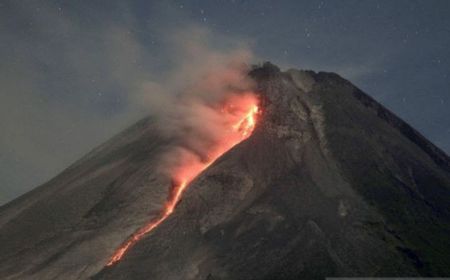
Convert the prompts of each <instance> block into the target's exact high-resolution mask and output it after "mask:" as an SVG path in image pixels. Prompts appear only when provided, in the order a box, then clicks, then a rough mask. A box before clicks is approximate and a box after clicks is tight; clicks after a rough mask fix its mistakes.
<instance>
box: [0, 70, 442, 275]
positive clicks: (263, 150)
mask: <svg viewBox="0 0 450 280" xmlns="http://www.w3.org/2000/svg"><path fill="white" fill-rule="evenodd" d="M250 75H251V76H252V77H253V79H254V80H255V81H256V82H257V85H258V93H259V94H260V95H261V99H262V104H261V107H262V110H263V113H262V116H261V118H260V120H259V121H258V123H257V127H256V129H255V131H254V132H253V135H252V136H251V137H250V138H248V139H247V140H246V141H244V142H242V143H241V144H239V145H237V146H235V147H234V148H233V149H232V150H230V151H229V152H228V153H226V154H225V155H223V156H222V157H221V158H220V159H219V160H218V161H217V162H216V163H214V164H213V165H211V166H210V167H209V168H208V169H207V170H205V171H204V172H203V173H202V174H201V175H200V176H199V177H198V178H197V179H196V180H195V181H193V182H192V183H191V185H190V187H189V189H188V190H187V191H186V193H185V194H184V196H183V199H182V201H181V202H180V203H179V204H178V207H177V208H176V210H175V212H174V213H173V214H172V215H171V216H170V217H169V218H168V219H167V220H166V221H164V223H163V224H161V225H160V226H159V227H157V228H156V229H155V230H154V231H152V232H151V233H150V234H148V235H147V236H146V237H145V238H144V239H142V240H141V241H140V242H139V243H137V244H136V246H135V247H133V248H131V249H130V250H129V252H127V254H126V255H125V256H124V258H123V259H122V260H121V261H120V262H118V263H117V264H115V265H114V266H111V267H106V268H104V264H105V263H106V262H107V260H108V258H109V256H110V255H111V254H112V252H113V251H114V250H115V249H116V248H117V247H118V246H119V244H120V243H121V242H122V241H124V240H125V239H126V237H127V236H128V235H129V234H131V232H133V231H134V230H135V229H136V228H138V227H139V226H141V225H142V224H144V223H145V222H147V221H148V220H149V218H150V217H149V215H150V216H151V215H152V213H155V214H154V215H156V213H157V210H158V209H159V207H161V204H162V201H163V200H164V199H165V195H166V192H167V187H166V186H168V185H169V184H168V182H163V179H161V178H157V177H155V166H156V165H157V163H156V162H155V159H156V158H157V156H158V155H159V154H160V153H161V152H162V151H164V149H165V147H166V146H165V145H167V141H168V139H163V138H161V137H159V136H157V135H158V133H157V131H156V128H155V126H153V125H152V122H151V121H149V120H145V121H143V122H141V123H139V124H137V125H136V126H135V127H133V128H132V129H130V130H129V131H127V132H124V133H123V134H121V135H120V136H118V137H116V138H115V139H113V140H112V141H110V143H109V144H107V145H104V146H103V147H101V148H100V149H98V150H97V151H94V152H93V153H92V154H91V156H88V157H86V158H85V159H82V160H81V161H80V162H78V163H77V164H75V165H74V166H73V167H71V168H69V169H68V170H67V171H65V172H64V173H62V174H61V175H60V176H58V177H57V178H55V179H54V180H52V181H51V182H49V183H48V184H46V185H44V186H42V187H40V188H38V189H36V190H35V191H33V192H31V193H29V194H27V195H25V196H23V197H22V198H20V199H18V200H16V201H14V202H12V203H10V204H9V205H7V206H5V207H3V208H2V209H1V218H0V227H1V228H0V242H1V244H5V245H3V247H4V248H2V251H0V278H8V277H13V278H14V277H16V278H35V279H48V278H59V279H77V278H87V277H89V276H93V277H94V278H98V279H323V278H324V277H326V276H417V275H424V276H449V275H450V269H449V268H450V203H448V199H449V198H450V161H449V158H448V157H447V155H445V154H444V153H443V152H441V151H440V150H439V149H437V148H436V147H435V146H434V145H433V144H431V143H430V142H428V141H427V140H426V139H424V138H423V137H422V136H421V135H420V134H419V133H417V132H416V131H415V130H414V129H412V128H411V127H410V126H408V125H407V124H405V123H404V122H403V121H401V120H400V119H398V118H397V117H395V116H394V115H393V114H392V113H390V112H389V111H387V110H386V109H385V108H383V107H382V106H381V105H379V104H378V103H376V102H375V101H374V100H372V99H371V98H370V97H368V96H367V95H366V94H364V93H362V92H361V91H360V90H358V89H357V88H355V87H354V86H352V85H351V84H350V83H349V82H348V81H346V80H344V79H342V78H340V77H339V76H337V75H336V74H330V73H317V74H316V73H314V72H310V71H298V70H289V71H287V72H280V71H279V69H278V68H276V67H275V66H273V65H271V64H265V65H264V66H263V67H259V68H256V69H254V70H253V71H252V72H251V73H250ZM102 268H103V269H102Z"/></svg>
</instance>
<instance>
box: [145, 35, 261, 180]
mask: <svg viewBox="0 0 450 280" xmlns="http://www.w3.org/2000/svg"><path fill="white" fill-rule="evenodd" d="M227 40H228V43H229V42H230V41H231V40H230V39H229V38H228V39H227ZM168 41H169V42H170V44H171V45H173V46H176V47H175V49H174V56H175V57H176V61H177V62H176V63H175V66H174V67H173V69H172V70H171V71H169V73H168V74H167V75H166V76H165V77H164V78H163V79H160V82H154V81H146V82H145V83H144V84H143V85H142V88H141V94H140V96H141V97H143V98H144V103H145V104H147V105H148V106H149V108H150V110H151V112H152V114H153V115H155V116H156V117H157V119H158V121H159V127H160V129H161V131H162V132H163V133H164V134H165V135H166V136H168V137H170V138H172V139H174V140H175V141H174V143H175V144H174V145H172V146H171V147H170V148H169V150H168V152H167V153H166V154H165V155H164V156H163V158H162V160H161V166H160V169H161V172H162V173H164V174H166V175H168V176H170V177H172V179H175V180H176V177H177V175H176V174H174V173H183V174H184V173H186V172H189V171H186V170H183V169H184V166H187V165H188V166H198V167H199V168H200V167H201V166H204V165H205V163H207V162H208V161H209V160H210V158H211V156H212V154H214V153H217V152H216V150H217V149H218V148H219V146H220V145H222V144H223V141H224V139H227V138H229V137H233V136H230V133H231V132H230V124H232V123H234V122H235V121H236V120H237V118H238V117H239V115H240V114H242V113H244V111H245V110H247V109H248V106H249V105H250V104H251V103H256V102H257V101H256V99H257V98H256V95H255V94H254V92H253V87H254V85H253V82H252V81H251V80H250V79H249V78H248V76H247V73H248V65H249V62H250V60H251V59H252V52H251V50H250V49H249V47H248V45H246V44H243V43H241V42H236V41H234V44H232V45H233V46H232V47H230V48H227V49H218V48H216V47H214V46H213V43H212V36H211V34H210V33H209V31H208V30H206V29H203V28H199V27H190V28H188V29H187V30H183V31H182V32H177V33H175V34H174V35H173V36H170V37H169V38H168ZM161 81H162V82H161ZM227 106H232V108H225V107H227ZM234 137H236V136H234ZM225 141H226V140H225ZM193 169H194V170H195V169H198V168H195V167H193ZM183 176H184V177H186V176H187V177H188V178H189V177H190V176H189V175H186V174H184V175H183ZM191 179H192V178H191Z"/></svg>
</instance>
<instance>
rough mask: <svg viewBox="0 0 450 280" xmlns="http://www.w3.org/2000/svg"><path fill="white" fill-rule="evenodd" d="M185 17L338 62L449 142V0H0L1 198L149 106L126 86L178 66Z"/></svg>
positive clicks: (228, 37) (276, 51)
mask: <svg viewBox="0 0 450 280" xmlns="http://www.w3.org/2000/svg"><path fill="white" fill-rule="evenodd" d="M186 26H200V27H201V28H205V29H206V30H209V32H210V34H211V37H212V39H211V42H209V43H208V44H209V47H210V48H217V49H227V48H230V47H232V45H236V44H241V43H242V44H246V45H248V46H249V47H250V48H251V50H252V51H253V53H254V59H253V60H254V62H255V63H259V62H262V61H266V60H269V61H272V62H273V63H275V64H278V65H279V66H280V67H281V68H282V69H284V70H287V69H288V68H294V67H295V68H299V69H311V70H315V71H328V72H336V73H338V74H340V75H341V76H343V77H344V78H346V79H348V80H350V81H351V82H352V83H354V84H355V85H357V86H358V87H360V88H361V89H362V90H363V91H365V92H366V93H368V94H369V95H371V96H372V97H374V98H375V99H376V100H378V101H379V102H381V103H382V104H383V105H385V106H386V107H388V108H389V109H391V110H392V111H393V112H395V113H396V114H397V115H398V116H400V117H401V118H403V119H404V120H406V121H407V122H408V123H410V124H411V125H412V126H413V127H415V128H416V129H418V130H419V131H420V132H421V133H423V134H424V135H425V136H426V137H427V138H428V139H430V140H431V141H432V142H433V143H435V144H436V145H437V146H439V147H440V148H441V149H443V150H444V151H446V152H447V153H449V152H450V106H449V105H450V90H449V88H450V79H449V75H450V1H448V0H442V1H432V0H423V1H414V0H409V1H401V0H396V1H392V0H388V1H361V0H345V1H299V0H297V1H262V0H261V1H238V0H236V1H213V0H205V1H160V2H156V1H125V0H120V1H113V0H109V1H92V0H90V1H25V0H23V1H15V0H14V1H1V2H0V61H1V63H0V85H1V88H0V114H1V115H0V132H1V133H0V204H3V203H5V202H7V201H9V200H11V199H13V198H14V197H16V196H18V195H20V194H22V193H24V192H26V191H29V190H31V189H32V188H34V187H36V186H38V185H39V184H41V183H43V182H45V181H47V180H48V179H50V178H52V177H53V176H55V175H56V174H58V173H59V172H61V171H62V170H63V169H64V168H66V167H68V166H69V165H70V164H71V163H73V162H74V161H75V160H77V159H79V158H80V157H81V156H82V155H84V154H86V153H87V152H88V151H90V150H91V149H92V148H94V147H95V146H97V145H99V144H100V143H102V142H104V141H106V140H107V139H109V138H110V137H111V136H113V135H114V134H116V133H118V132H119V131H121V130H122V129H124V128H126V127H127V126H129V125H130V124H132V123H133V122H135V121H136V120H138V119H140V118H141V117H143V116H145V115H146V114H148V113H149V112H148V111H146V109H145V108H144V107H143V106H142V104H140V102H139V101H137V100H138V98H136V94H134V93H135V92H137V88H139V84H140V83H142V82H143V81H145V80H147V79H152V80H158V79H159V78H161V79H162V78H163V77H164V76H165V73H167V72H168V71H170V69H171V67H173V65H176V63H177V59H178V57H177V55H176V53H175V52H176V51H175V50H174V48H175V47H174V46H171V45H170V44H169V43H168V40H167V37H168V35H170V34H179V33H180V32H183V30H184V28H186ZM177 32H178V33H177ZM150 113H151V112H150Z"/></svg>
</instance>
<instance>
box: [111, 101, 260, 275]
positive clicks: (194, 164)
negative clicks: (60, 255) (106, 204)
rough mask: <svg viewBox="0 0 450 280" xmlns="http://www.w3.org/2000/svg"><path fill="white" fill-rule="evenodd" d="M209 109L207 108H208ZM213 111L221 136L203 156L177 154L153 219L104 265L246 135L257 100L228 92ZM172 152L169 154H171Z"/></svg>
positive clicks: (169, 209)
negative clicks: (161, 205) (166, 193)
mask: <svg viewBox="0 0 450 280" xmlns="http://www.w3.org/2000/svg"><path fill="white" fill-rule="evenodd" d="M210 109H211V108H210ZM213 110H214V113H215V114H216V115H217V116H218V117H220V119H221V120H223V121H221V122H220V123H218V124H217V125H215V127H213V129H216V130H217V129H222V130H224V131H221V133H220V135H221V138H220V139H217V140H216V141H213V144H211V145H209V147H208V148H207V151H202V154H205V155H206V159H203V160H201V159H199V158H198V157H197V156H196V155H195V154H194V153H192V152H191V153H186V152H184V153H181V154H180V153H178V154H177V160H178V162H177V165H176V166H175V167H173V168H172V169H173V170H171V173H172V174H171V176H172V181H173V182H174V183H173V187H172V192H171V194H170V195H169V197H168V199H167V201H166V203H165V205H164V208H163V209H162V212H161V214H160V215H159V217H158V218H156V219H155V220H152V221H151V222H149V223H148V224H146V225H144V226H143V227H141V228H139V229H138V230H137V231H136V232H135V233H134V234H133V235H132V236H131V237H130V238H129V239H128V240H126V241H125V242H124V243H123V244H122V245H121V246H120V247H119V248H118V249H117V250H116V251H115V252H114V254H113V255H112V257H111V258H110V260H109V262H108V263H107V266H111V265H113V264H115V263H117V262H118V261H120V260H121V259H122V258H123V256H124V255H125V254H126V252H127V251H128V250H129V249H130V248H131V247H132V246H133V245H134V244H136V243H137V242H138V241H139V240H140V239H142V237H143V236H144V235H145V234H147V233H149V232H151V231H152V230H153V229H155V228H156V227H158V226H159V225H160V224H161V223H162V222H163V221H164V220H165V219H167V217H169V216H170V215H171V214H172V213H173V211H174V209H175V206H176V205H177V203H178V201H179V200H180V198H181V196H182V195H183V192H184V191H185V190H186V188H187V187H188V186H189V183H190V182H191V181H192V180H193V179H195V177H197V175H199V174H200V173H201V172H202V171H203V170H205V169H206V168H207V167H208V166H210V165H211V164H212V163H213V162H214V161H215V160H216V159H218V158H219V157H220V156H221V155H223V154H224V153H225V152H227V151H228V150H230V149H231V148H232V147H233V146H235V145H237V144H238V143H240V142H241V141H243V140H244V139H246V138H248V137H249V136H250V135H251V133H252V132H253V129H254V128H255V124H256V117H257V114H258V112H259V109H258V100H257V98H256V97H255V95H254V94H253V93H246V94H242V95H232V96H231V97H229V98H227V99H226V100H225V102H224V104H222V105H221V106H219V107H217V106H215V108H213ZM172 155H173V154H172Z"/></svg>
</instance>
